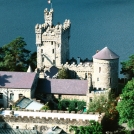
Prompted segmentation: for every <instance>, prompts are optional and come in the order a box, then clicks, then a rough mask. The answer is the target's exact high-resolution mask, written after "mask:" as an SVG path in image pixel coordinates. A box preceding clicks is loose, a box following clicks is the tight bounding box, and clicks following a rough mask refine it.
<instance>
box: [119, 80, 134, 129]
mask: <svg viewBox="0 0 134 134" xmlns="http://www.w3.org/2000/svg"><path fill="white" fill-rule="evenodd" d="M120 98H121V100H120V101H119V102H118V105H117V107H116V109H117V110H118V112H119V124H122V123H127V126H128V127H129V128H133V127H134V79H132V80H131V81H128V83H127V84H126V85H125V87H124V88H123V92H122V94H121V96H120Z"/></svg>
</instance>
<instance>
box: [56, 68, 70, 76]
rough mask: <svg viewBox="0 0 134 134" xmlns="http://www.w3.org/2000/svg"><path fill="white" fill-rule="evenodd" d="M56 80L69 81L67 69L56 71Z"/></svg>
mask: <svg viewBox="0 0 134 134" xmlns="http://www.w3.org/2000/svg"><path fill="white" fill-rule="evenodd" d="M57 78H58V79H70V78H71V77H70V73H69V70H68V69H67V68H62V69H60V70H59V71H58V76H57Z"/></svg>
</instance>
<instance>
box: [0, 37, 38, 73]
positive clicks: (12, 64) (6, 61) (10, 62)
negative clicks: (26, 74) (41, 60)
mask: <svg viewBox="0 0 134 134" xmlns="http://www.w3.org/2000/svg"><path fill="white" fill-rule="evenodd" d="M25 46H26V42H25V41H24V39H23V38H22V37H18V38H16V39H15V40H13V41H12V42H10V43H9V44H7V45H4V46H3V47H2V48H0V52H1V55H0V70H2V71H26V70H27V69H28V66H29V64H30V62H32V63H34V62H36V61H35V58H33V57H34V56H35V54H34V53H33V54H31V55H30V51H29V50H27V49H25ZM29 56H30V57H29Z"/></svg>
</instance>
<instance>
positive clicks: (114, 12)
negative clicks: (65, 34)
mask: <svg viewBox="0 0 134 134" xmlns="http://www.w3.org/2000/svg"><path fill="white" fill-rule="evenodd" d="M45 8H48V9H50V4H48V3H47V0H26V1H25V0H0V46H3V45H4V44H7V43H9V42H10V41H12V40H13V39H15V38H16V37H18V36H21V37H24V40H25V41H26V43H27V48H28V49H29V50H31V51H36V45H35V31H34V27H35V25H36V24H37V23H39V24H42V23H44V9H45ZM53 9H54V22H53V23H54V24H57V23H58V22H60V23H62V24H63V22H64V20H65V19H70V20H71V38H70V58H71V57H75V58H77V57H78V56H79V57H81V58H89V59H91V58H92V55H94V54H95V52H96V50H101V49H102V48H104V47H105V46H107V47H109V48H110V49H112V50H113V51H114V52H115V53H117V54H118V55H119V56H120V62H121V61H124V60H127V59H128V57H129V56H130V55H132V54H134V0H53Z"/></svg>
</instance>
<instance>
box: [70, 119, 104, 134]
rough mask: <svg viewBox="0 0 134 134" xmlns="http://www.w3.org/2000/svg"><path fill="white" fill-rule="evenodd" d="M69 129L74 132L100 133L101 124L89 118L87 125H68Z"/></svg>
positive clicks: (81, 133)
mask: <svg viewBox="0 0 134 134" xmlns="http://www.w3.org/2000/svg"><path fill="white" fill-rule="evenodd" d="M69 131H70V132H71V131H74V132H75V134H102V126H101V124H99V123H98V122H96V121H94V120H91V121H89V125H88V126H80V127H78V126H70V129H69Z"/></svg>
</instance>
